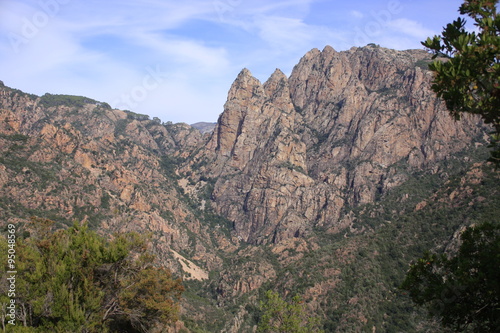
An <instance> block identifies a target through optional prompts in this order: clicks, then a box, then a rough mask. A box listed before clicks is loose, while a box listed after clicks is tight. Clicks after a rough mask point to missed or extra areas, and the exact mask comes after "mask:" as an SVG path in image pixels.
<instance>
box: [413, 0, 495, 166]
mask: <svg viewBox="0 0 500 333" xmlns="http://www.w3.org/2000/svg"><path fill="white" fill-rule="evenodd" d="M497 4H498V0H468V1H464V3H463V4H462V5H461V7H460V14H462V15H468V16H470V17H471V18H472V19H473V20H474V22H475V23H474V25H475V26H476V27H477V32H476V31H472V32H468V31H467V30H466V29H465V24H466V21H465V20H464V19H463V18H458V19H457V20H455V21H454V22H453V23H450V24H448V25H447V26H446V28H445V29H444V31H443V33H442V36H434V37H433V38H432V39H431V38H428V39H427V40H426V41H425V42H423V43H422V44H423V45H424V46H425V47H427V48H428V49H429V50H430V51H431V52H432V53H433V54H434V56H433V57H434V58H436V57H440V58H445V59H446V61H442V59H441V60H437V61H434V62H433V63H432V64H430V65H429V68H430V69H431V70H432V71H434V72H435V74H436V76H435V79H434V84H433V86H432V88H433V90H434V91H435V92H436V93H437V94H438V96H440V97H442V98H443V99H444V101H445V102H446V106H447V108H448V109H449V110H450V113H451V114H452V115H453V116H455V117H456V118H457V119H460V117H461V115H462V113H471V114H478V115H480V116H481V117H482V119H483V120H484V122H485V123H486V124H491V125H492V126H493V128H494V132H493V133H492V137H491V147H492V148H493V150H492V152H491V160H492V161H494V162H495V163H497V165H498V164H500V16H499V15H498V14H497V8H496V6H497Z"/></svg>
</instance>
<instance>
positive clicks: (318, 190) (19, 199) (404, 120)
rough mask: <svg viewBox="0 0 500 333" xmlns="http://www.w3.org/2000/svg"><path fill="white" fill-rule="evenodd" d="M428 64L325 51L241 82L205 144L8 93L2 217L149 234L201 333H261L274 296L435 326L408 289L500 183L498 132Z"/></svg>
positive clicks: (0, 153) (89, 109) (2, 116)
mask: <svg viewBox="0 0 500 333" xmlns="http://www.w3.org/2000/svg"><path fill="white" fill-rule="evenodd" d="M429 61H430V56H429V55H428V54H427V53H426V52H425V51H422V50H408V51H395V50H389V49H384V48H380V47H376V46H367V47H364V48H352V49H350V50H348V51H341V52H337V51H335V50H334V49H333V48H331V47H329V46H327V47H325V48H324V49H323V50H322V51H320V50H319V49H313V50H311V51H309V52H307V53H306V54H305V55H304V56H303V57H302V59H300V61H299V63H298V64H297V65H296V66H295V67H294V69H293V71H292V73H291V75H290V76H289V77H287V76H286V75H285V74H284V73H283V72H282V71H281V70H279V69H277V70H275V72H274V73H273V74H272V75H271V76H270V77H269V78H268V79H267V80H266V81H265V82H264V83H261V82H260V81H259V80H257V79H256V78H255V77H253V75H252V74H251V72H250V71H249V70H248V69H243V70H242V71H241V72H240V73H239V74H238V76H237V78H236V79H235V81H234V82H233V84H232V86H231V87H230V89H229V92H228V98H227V102H226V103H225V105H224V112H223V113H222V114H221V115H220V117H219V119H218V121H217V123H216V124H215V128H214V129H213V130H212V131H211V132H209V133H205V134H202V133H201V132H200V131H199V130H197V129H195V128H193V127H192V126H189V125H187V124H182V123H181V124H172V123H164V124H162V123H161V122H159V121H157V120H154V119H153V120H150V119H149V117H148V116H146V115H139V114H135V113H133V112H130V111H121V110H116V109H111V108H110V107H109V106H108V105H106V104H101V103H99V104H96V103H84V105H83V106H79V105H68V102H67V100H65V102H64V103H62V104H61V103H59V102H60V101H59V100H57V98H58V97H57V96H58V95H53V96H55V98H56V100H53V101H51V103H53V104H50V103H49V104H45V103H40V97H38V96H35V95H30V94H25V93H22V92H21V91H19V90H16V89H11V88H8V87H5V86H1V87H0V208H1V210H0V218H1V220H2V221H3V223H17V224H18V225H19V227H20V228H21V229H22V228H24V225H25V223H26V222H27V221H29V218H30V217H31V216H38V217H46V218H50V219H53V220H55V221H56V222H57V223H58V225H59V227H61V228H64V227H65V226H66V225H68V224H70V223H71V221H72V220H74V219H78V220H80V221H84V222H87V223H89V224H90V225H91V226H92V227H93V228H96V229H97V230H98V231H99V232H100V233H101V234H104V235H111V234H112V233H114V232H120V231H121V232H123V231H138V232H140V233H148V234H150V236H151V244H150V246H151V249H152V250H153V252H154V253H155V254H156V255H157V264H159V265H164V266H167V267H169V268H170V269H171V270H172V271H173V272H174V274H175V275H177V276H181V277H183V278H184V283H185V284H186V286H187V287H188V288H187V290H188V291H187V296H186V298H185V300H184V301H183V308H184V312H183V316H184V317H183V320H184V322H185V324H186V325H185V327H186V328H187V329H189V330H190V331H193V332H196V331H197V329H199V328H203V329H206V330H209V331H222V332H249V331H252V330H253V327H254V325H255V323H256V320H258V313H259V312H258V311H257V309H256V307H257V305H258V301H259V300H260V299H261V296H262V295H263V292H265V290H267V289H277V290H280V291H282V293H283V294H284V295H293V294H294V293H299V294H301V295H304V300H305V302H307V304H308V309H309V311H311V312H313V313H316V314H318V315H319V316H320V317H321V320H322V321H323V322H324V327H325V329H326V330H328V331H338V332H341V331H349V330H351V331H353V330H354V331H360V330H368V331H373V328H375V329H376V330H379V331H384V330H385V331H387V330H405V331H418V327H429V323H428V322H427V321H426V320H425V319H423V318H421V319H419V320H416V319H414V318H415V315H416V314H419V316H420V315H421V314H420V313H419V312H418V310H417V309H414V308H412V306H411V305H409V304H408V300H407V299H406V298H405V297H404V295H399V294H398V293H397V292H396V291H395V290H396V289H395V286H394V285H395V284H397V282H396V281H397V279H398V278H400V277H401V275H402V274H404V272H405V269H406V266H405V264H406V265H407V264H408V263H409V262H410V261H411V260H412V259H413V258H415V257H416V256H417V255H418V254H419V252H418V251H419V250H420V251H423V250H424V249H428V248H430V247H432V246H436V244H442V247H444V246H445V245H446V242H447V240H449V239H450V237H452V236H453V234H454V233H455V232H456V230H458V229H459V228H460V227H462V226H463V225H464V224H467V223H474V222H476V221H480V220H482V219H485V218H487V217H488V216H490V215H491V216H495V215H494V212H495V210H494V207H496V206H495V205H496V204H497V202H496V201H495V200H496V199H495V198H496V197H498V196H496V195H495V193H497V190H496V189H495V184H498V182H499V180H498V174H496V173H495V172H494V171H491V170H490V169H491V168H490V167H489V166H488V165H487V164H486V163H484V162H482V161H484V160H485V158H484V157H485V156H487V154H486V153H485V146H486V141H485V133H487V131H488V128H487V127H484V126H483V125H482V124H481V122H480V121H479V120H478V119H477V118H466V119H464V120H463V121H461V122H456V121H454V120H453V119H451V117H450V116H449V115H448V112H447V111H446V109H445V107H444V105H443V103H442V102H441V101H439V100H438V99H437V98H436V97H435V95H434V94H433V93H432V91H431V89H430V81H431V79H432V75H431V73H430V72H429V71H427V70H426V69H425V65H426V64H427V63H428V62H429ZM485 180H488V181H485ZM488 182H491V184H493V185H491V186H489V185H488V186H487V185H484V184H488ZM496 188H498V186H497V187H496ZM488 191H489V192H488ZM488 193H489V194H488ZM497 206H498V205H497ZM443 214H444V216H445V217H446V216H454V217H455V218H454V219H451V218H449V219H446V218H443ZM435 221H440V223H441V225H437V226H436V223H435ZM433 228H435V229H433ZM415 235H416V236H415ZM412 237H413V238H412ZM421 238H422V239H421ZM439 246H441V245H439ZM389 272H393V273H392V274H389ZM406 309H411V310H408V311H409V313H406V312H405V311H406ZM388 313H390V314H392V317H390V318H388V315H387V314H388ZM401 318H403V319H401ZM412 318H413V319H412ZM426 325H427V326H426ZM430 327H432V325H431V326H430Z"/></svg>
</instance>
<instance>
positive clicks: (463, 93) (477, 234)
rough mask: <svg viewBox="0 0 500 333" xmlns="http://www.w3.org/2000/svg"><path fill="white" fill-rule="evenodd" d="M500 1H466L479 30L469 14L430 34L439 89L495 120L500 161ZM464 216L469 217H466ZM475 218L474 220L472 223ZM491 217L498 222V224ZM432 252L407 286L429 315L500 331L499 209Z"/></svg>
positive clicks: (454, 109) (450, 103)
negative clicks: (444, 249) (451, 246)
mask: <svg viewBox="0 0 500 333" xmlns="http://www.w3.org/2000/svg"><path fill="white" fill-rule="evenodd" d="M497 4H498V0H495V1H487V0H470V1H465V2H464V3H463V4H462V6H461V7H460V13H461V14H467V15H469V16H470V17H472V18H473V19H474V21H475V25H476V26H477V27H478V30H479V32H478V33H476V32H467V31H466V30H465V23H466V22H465V20H463V19H461V18H458V19H457V20H456V21H454V22H453V23H451V24H448V25H447V27H446V28H445V30H444V31H443V35H442V37H440V36H435V37H434V38H433V39H431V38H428V39H427V41H426V42H423V43H422V44H423V45H424V46H426V47H428V48H429V49H430V50H431V51H432V52H433V53H434V58H436V57H438V56H440V57H444V58H446V59H447V61H444V62H443V61H435V62H434V63H432V64H431V65H430V66H429V68H430V69H431V70H433V71H434V72H435V73H436V77H435V80H434V85H433V87H432V88H433V90H434V91H435V92H436V93H437V94H438V96H440V97H443V99H444V100H445V102H446V105H447V107H448V109H449V111H450V113H451V114H452V115H454V116H455V117H456V118H457V119H460V117H461V114H462V113H471V114H478V115H480V116H481V117H482V119H483V120H484V122H485V123H486V124H491V125H493V128H494V130H495V131H494V133H493V135H492V138H491V144H490V147H492V148H493V150H492V151H491V158H490V160H491V161H493V162H494V163H495V164H496V165H497V166H498V165H499V164H500V141H499V139H500V82H499V77H500V76H499V75H500V63H499V62H500V37H499V32H500V15H497V11H496V6H497ZM464 222H465V221H464ZM469 223H470V222H469ZM492 223H493V224H492ZM450 252H451V253H447V254H440V255H439V254H436V253H430V252H426V253H425V254H424V256H423V257H422V258H420V259H419V260H418V261H417V262H416V263H414V264H412V265H411V268H410V270H409V271H408V273H407V275H406V278H405V280H404V282H403V284H402V285H401V287H402V288H403V289H405V290H407V291H409V293H410V297H411V299H412V300H413V301H414V302H415V303H416V304H418V305H422V306H425V307H426V308H427V310H428V312H429V315H431V316H433V317H436V318H437V319H438V320H439V322H440V323H441V324H442V325H443V326H445V327H450V328H452V329H453V330H455V331H458V332H462V331H467V332H468V331H472V332H498V330H499V329H500V319H499V318H500V285H499V282H500V271H499V267H500V226H499V225H498V215H497V216H496V217H493V219H492V220H491V222H490V221H488V222H483V223H481V224H479V225H477V226H472V227H467V228H466V229H465V231H464V232H463V233H462V234H461V245H460V247H459V249H458V251H450Z"/></svg>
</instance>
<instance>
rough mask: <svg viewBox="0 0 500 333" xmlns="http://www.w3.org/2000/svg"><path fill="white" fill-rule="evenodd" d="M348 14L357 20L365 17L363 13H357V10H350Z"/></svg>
mask: <svg viewBox="0 0 500 333" xmlns="http://www.w3.org/2000/svg"><path fill="white" fill-rule="evenodd" d="M350 14H351V16H352V17H354V18H357V19H361V18H363V17H365V15H364V14H363V13H361V12H360V11H357V10H351V12H350Z"/></svg>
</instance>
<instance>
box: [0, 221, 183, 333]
mask: <svg viewBox="0 0 500 333" xmlns="http://www.w3.org/2000/svg"><path fill="white" fill-rule="evenodd" d="M53 224H54V222H52V221H50V220H46V219H33V223H32V226H31V228H30V232H31V235H30V237H28V238H25V239H21V238H19V239H18V241H17V244H16V255H17V271H18V274H17V279H16V281H17V285H16V304H17V308H18V320H19V322H18V325H17V326H15V327H14V331H16V330H19V331H22V332H48V331H51V330H53V331H56V332H108V331H113V332H116V331H127V332H149V331H150V330H151V329H152V328H155V327H157V326H159V327H161V326H162V325H166V324H168V323H171V322H173V321H175V320H177V314H178V308H179V299H180V297H181V294H182V292H183V290H184V289H183V286H182V284H181V282H180V280H175V279H173V278H172V275H171V273H170V272H169V271H168V270H166V269H164V268H158V267H154V266H153V265H152V261H153V256H152V255H150V254H148V252H147V251H146V240H145V238H144V237H141V236H139V235H138V234H134V233H129V234H121V235H117V236H116V237H115V238H114V239H113V240H112V241H109V242H108V241H105V240H104V239H103V238H102V237H100V236H98V235H97V234H96V233H95V232H94V231H91V230H89V229H88V227H87V226H86V225H80V224H78V223H75V224H74V225H73V226H72V227H70V228H68V229H66V230H62V229H60V230H57V231H53V230H52V226H53ZM0 246H1V248H2V253H7V250H6V249H7V244H6V242H5V240H2V242H1V243H0ZM2 270H3V273H5V270H4V267H2ZM5 283H6V279H2V285H0V288H1V289H2V292H1V297H2V298H3V299H2V300H1V302H2V303H3V304H6V302H8V299H7V293H6V292H5V291H6V289H8V287H7V286H6V285H5ZM21 326H22V327H21ZM11 328H12V327H11Z"/></svg>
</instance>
